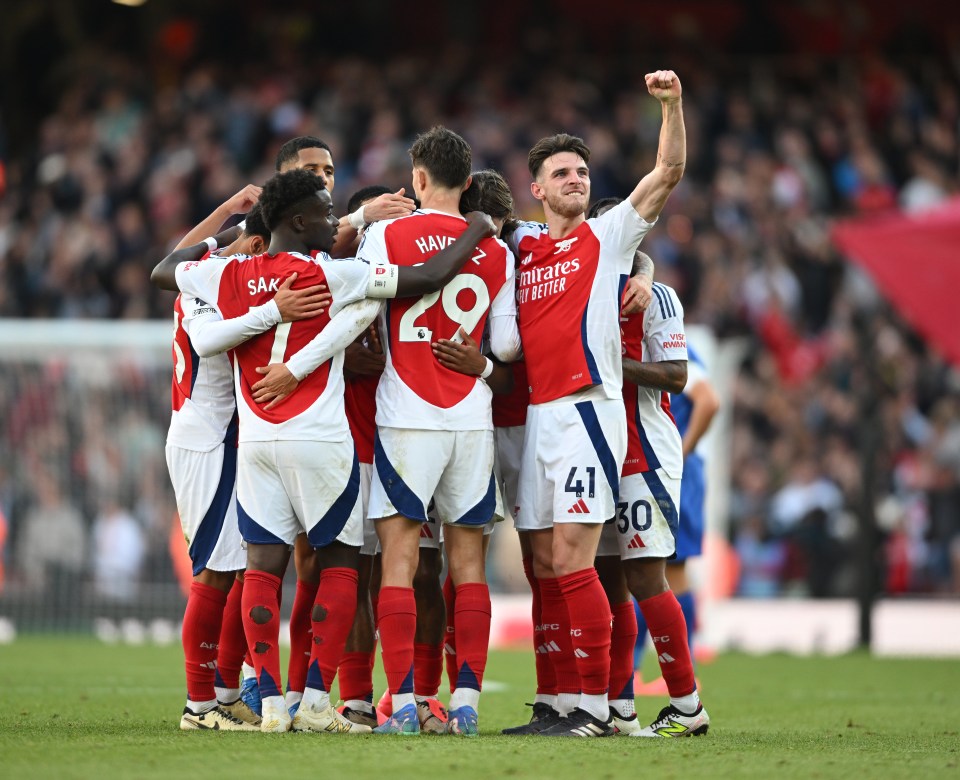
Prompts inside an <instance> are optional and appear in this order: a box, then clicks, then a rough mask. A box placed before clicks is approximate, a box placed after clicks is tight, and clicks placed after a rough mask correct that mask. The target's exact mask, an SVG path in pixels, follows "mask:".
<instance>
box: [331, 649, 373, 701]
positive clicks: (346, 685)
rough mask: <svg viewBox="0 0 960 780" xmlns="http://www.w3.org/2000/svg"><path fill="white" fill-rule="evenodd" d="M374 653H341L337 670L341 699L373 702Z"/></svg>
mask: <svg viewBox="0 0 960 780" xmlns="http://www.w3.org/2000/svg"><path fill="white" fill-rule="evenodd" d="M374 655H375V654H374V653H372V652H371V653H344V654H343V658H341V659H340V668H339V670H338V671H337V675H338V677H339V679H340V698H341V699H343V700H344V701H368V702H370V703H371V704H372V703H373V661H374Z"/></svg>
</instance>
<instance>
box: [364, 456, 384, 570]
mask: <svg viewBox="0 0 960 780" xmlns="http://www.w3.org/2000/svg"><path fill="white" fill-rule="evenodd" d="M372 477H373V464H372V463H361V464H360V517H361V518H362V520H363V544H362V545H361V546H360V554H361V555H376V554H377V553H378V552H380V540H379V539H378V538H377V525H376V522H375V521H373V520H371V519H370V518H369V517H367V507H368V506H369V505H370V480H371V478H372Z"/></svg>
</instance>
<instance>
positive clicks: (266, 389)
mask: <svg viewBox="0 0 960 780" xmlns="http://www.w3.org/2000/svg"><path fill="white" fill-rule="evenodd" d="M257 373H258V374H263V379H261V380H260V381H259V382H257V383H256V384H255V385H254V386H253V387H251V388H250V389H251V391H252V392H253V400H254V401H255V402H256V403H258V404H261V405H263V404H266V406H264V407H263V408H264V410H266V411H269V410H270V409H273V408H274V407H275V406H276V405H277V404H279V403H280V402H281V401H282V400H283V399H284V398H286V397H287V396H288V395H290V393H292V392H293V391H294V390H296V389H297V386H298V385H299V384H300V382H299V381H298V380H297V378H296V377H295V376H294V375H293V374H292V373H291V371H290V369H289V368H287V367H286V366H285V365H284V364H283V363H271V364H270V365H269V366H259V367H258V368H257Z"/></svg>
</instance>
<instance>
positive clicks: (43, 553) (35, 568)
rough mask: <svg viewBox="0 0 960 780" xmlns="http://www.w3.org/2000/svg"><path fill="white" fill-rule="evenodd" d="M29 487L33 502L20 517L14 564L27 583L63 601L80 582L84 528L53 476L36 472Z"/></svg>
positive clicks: (83, 553) (82, 566)
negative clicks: (21, 518)
mask: <svg viewBox="0 0 960 780" xmlns="http://www.w3.org/2000/svg"><path fill="white" fill-rule="evenodd" d="M33 487H34V489H35V491H36V496H35V497H36V502H37V503H36V504H35V505H34V507H33V508H32V509H30V510H29V511H28V512H27V513H26V514H25V516H24V518H23V530H22V532H21V534H20V540H19V544H18V548H17V558H16V560H17V568H18V569H19V570H20V574H21V576H22V577H23V579H24V580H25V581H26V583H27V586H28V587H30V588H32V589H35V590H43V589H47V590H49V591H50V592H51V593H52V594H54V595H55V598H56V600H57V601H58V602H60V603H63V602H64V601H65V600H66V596H67V595H68V594H69V593H70V592H71V591H73V590H75V589H76V588H77V587H78V585H79V583H80V575H81V574H82V572H83V569H84V565H85V564H86V551H87V530H86V527H85V525H84V522H83V517H82V516H81V514H80V513H79V512H78V511H77V510H76V509H74V508H73V507H72V506H70V505H69V504H68V503H67V502H66V500H65V499H64V495H63V492H62V491H61V489H60V486H59V485H58V484H57V479H56V478H55V477H52V476H50V475H49V474H46V473H38V474H37V475H36V477H35V478H34V481H33Z"/></svg>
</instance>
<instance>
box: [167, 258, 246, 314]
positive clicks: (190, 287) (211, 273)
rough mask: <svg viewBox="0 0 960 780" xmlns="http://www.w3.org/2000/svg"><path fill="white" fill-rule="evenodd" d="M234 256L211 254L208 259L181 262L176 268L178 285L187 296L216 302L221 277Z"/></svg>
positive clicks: (233, 259)
mask: <svg viewBox="0 0 960 780" xmlns="http://www.w3.org/2000/svg"><path fill="white" fill-rule="evenodd" d="M232 262H237V259H236V258H234V257H218V256H217V255H210V256H209V257H208V258H207V259H206V260H198V261H192V262H189V263H180V264H179V265H178V266H177V270H176V280H177V287H179V288H180V292H182V293H184V295H186V296H187V297H192V298H199V299H200V300H201V301H206V302H208V303H213V304H216V303H217V302H218V301H219V297H220V278H221V277H222V276H223V272H224V271H225V270H226V268H227V267H228V266H229V265H230V263H232Z"/></svg>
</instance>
